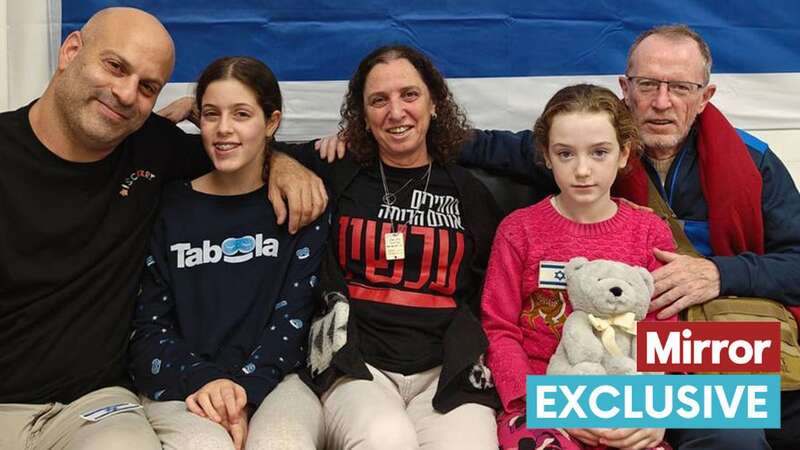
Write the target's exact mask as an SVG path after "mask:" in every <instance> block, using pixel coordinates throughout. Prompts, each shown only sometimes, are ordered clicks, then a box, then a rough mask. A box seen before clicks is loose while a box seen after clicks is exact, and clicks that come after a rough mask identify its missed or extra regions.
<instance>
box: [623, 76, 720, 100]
mask: <svg viewBox="0 0 800 450" xmlns="http://www.w3.org/2000/svg"><path fill="white" fill-rule="evenodd" d="M625 78H627V79H628V80H629V81H630V82H631V83H633V87H634V89H636V90H637V91H638V92H640V93H642V94H654V93H656V92H658V89H659V88H660V87H661V83H665V84H666V85H667V90H668V91H669V93H670V94H673V95H676V96H678V97H685V96H687V95H690V94H694V93H695V92H697V91H698V90H699V89H702V88H703V87H704V86H705V85H704V84H700V83H693V82H691V81H667V80H656V79H655V78H646V77H631V76H628V75H625Z"/></svg>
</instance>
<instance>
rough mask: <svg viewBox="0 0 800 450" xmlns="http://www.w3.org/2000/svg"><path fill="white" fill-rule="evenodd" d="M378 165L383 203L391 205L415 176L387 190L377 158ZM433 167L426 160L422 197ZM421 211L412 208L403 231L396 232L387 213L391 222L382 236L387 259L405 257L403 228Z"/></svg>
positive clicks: (431, 163) (384, 176) (383, 174)
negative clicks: (391, 189)
mask: <svg viewBox="0 0 800 450" xmlns="http://www.w3.org/2000/svg"><path fill="white" fill-rule="evenodd" d="M378 167H379V168H380V172H381V182H382V183H383V203H384V204H386V205H388V206H393V205H394V203H395V202H396V201H397V194H399V193H400V191H402V190H403V189H405V188H406V186H408V185H409V184H410V183H411V182H412V181H414V180H415V178H412V179H410V180H408V181H406V183H405V184H404V185H403V186H402V187H400V189H398V190H396V191H395V192H393V193H392V192H389V188H388V185H387V184H386V174H385V173H384V170H383V162H382V161H381V160H380V158H378ZM432 167H433V161H432V160H431V161H428V170H427V171H426V175H425V188H424V189H423V191H422V192H423V197H424V195H425V194H427V193H428V184H429V183H430V181H431V168H432ZM420 212H421V211H420V210H419V209H417V208H414V209H413V213H411V217H409V218H408V220H407V221H406V223H405V225H406V226H405V228H404V229H403V232H402V233H401V232H398V231H395V230H394V219H392V218H391V215H389V223H390V224H391V228H390V229H391V232H389V233H386V234H385V235H384V236H383V250H384V253H385V255H386V260H387V261H394V260H397V259H405V257H406V250H405V229H407V228H408V224H409V223H411V221H412V220H414V217H416V216H417V214H419V213H420Z"/></svg>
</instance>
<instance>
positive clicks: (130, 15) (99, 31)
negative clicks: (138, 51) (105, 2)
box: [81, 7, 175, 82]
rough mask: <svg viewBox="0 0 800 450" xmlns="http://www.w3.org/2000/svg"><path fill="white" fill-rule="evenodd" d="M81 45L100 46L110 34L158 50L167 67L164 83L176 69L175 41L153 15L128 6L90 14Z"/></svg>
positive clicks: (82, 30) (83, 28)
mask: <svg viewBox="0 0 800 450" xmlns="http://www.w3.org/2000/svg"><path fill="white" fill-rule="evenodd" d="M81 35H82V36H83V44H84V45H92V44H95V43H96V44H97V45H103V43H104V42H106V40H107V39H109V37H110V36H111V35H119V36H123V37H124V38H125V39H126V40H134V41H136V42H137V43H138V45H141V46H143V47H146V48H147V47H149V48H152V49H154V50H156V52H157V53H159V54H160V55H161V56H162V58H160V59H162V60H163V62H164V63H165V65H166V68H167V69H168V73H167V74H166V75H165V77H164V78H165V80H164V82H166V80H167V79H169V77H170V75H172V70H173V69H174V68H175V43H174V42H173V41H172V37H171V36H170V35H169V32H168V31H167V29H166V28H164V25H162V24H161V22H160V21H159V20H158V19H157V18H156V17H155V16H153V15H152V14H150V13H147V12H145V11H142V10H141V9H136V8H128V7H114V8H106V9H103V10H100V11H98V12H97V13H96V14H95V15H93V16H92V17H91V18H89V20H88V21H87V22H86V24H84V26H83V27H82V28H81Z"/></svg>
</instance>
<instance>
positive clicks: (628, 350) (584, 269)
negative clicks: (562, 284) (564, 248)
mask: <svg viewBox="0 0 800 450" xmlns="http://www.w3.org/2000/svg"><path fill="white" fill-rule="evenodd" d="M566 281H567V293H568V294H569V301H570V303H571V304H572V309H573V312H572V314H570V316H569V317H567V320H566V322H564V328H563V331H562V336H561V341H560V342H559V344H558V348H557V349H556V352H555V354H554V355H553V357H552V358H550V364H549V365H548V366H547V373H548V374H553V375H604V374H610V375H613V374H630V373H636V324H635V322H636V321H638V320H642V319H644V317H645V316H646V315H647V309H648V307H649V306H650V298H651V297H652V295H653V277H652V276H651V275H650V272H648V271H647V269H644V268H642V267H633V266H629V265H627V264H624V263H620V262H616V261H608V260H602V259H599V260H595V261H589V260H587V259H586V258H572V259H571V260H570V261H569V263H567V266H566Z"/></svg>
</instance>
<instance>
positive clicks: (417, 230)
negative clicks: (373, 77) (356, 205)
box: [338, 216, 464, 308]
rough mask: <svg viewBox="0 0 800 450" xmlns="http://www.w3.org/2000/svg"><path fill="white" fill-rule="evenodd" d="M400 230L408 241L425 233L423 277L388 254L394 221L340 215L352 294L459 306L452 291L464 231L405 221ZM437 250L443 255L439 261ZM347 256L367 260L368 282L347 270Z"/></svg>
mask: <svg viewBox="0 0 800 450" xmlns="http://www.w3.org/2000/svg"><path fill="white" fill-rule="evenodd" d="M396 231H397V232H399V233H403V234H404V235H405V236H406V242H407V243H408V242H409V240H410V239H412V238H416V240H419V239H420V238H421V241H422V252H421V256H420V261H419V267H420V270H419V276H418V277H415V275H414V274H409V273H408V271H407V270H406V269H405V265H406V261H405V260H402V259H400V260H395V261H387V260H386V254H385V250H384V236H386V234H388V233H391V232H392V226H391V224H389V223H385V222H378V221H374V220H367V219H362V218H354V217H348V216H341V217H340V218H339V249H338V250H339V264H340V265H341V267H342V268H343V269H344V270H345V278H346V279H347V280H348V288H349V293H350V297H351V298H354V299H358V300H366V301H372V302H378V303H388V304H393V305H402V306H412V307H417V308H455V306H456V303H455V300H454V299H453V293H455V290H456V286H457V285H458V270H459V268H460V267H461V262H462V260H463V259H464V234H463V233H461V232H458V231H453V230H448V229H444V228H432V227H423V226H409V227H407V226H406V225H397V226H396ZM362 242H363V245H362ZM451 246H453V247H454V250H453V251H451ZM348 252H349V253H350V254H349V255H348ZM451 253H452V255H451ZM434 255H438V257H437V258H436V260H435V261H434ZM407 256H408V255H407ZM348 260H349V261H350V262H352V261H359V262H362V263H363V264H364V266H363V269H364V272H363V278H364V281H366V283H359V282H357V281H355V280H354V278H356V277H354V274H352V273H350V272H348V271H347V264H348ZM410 277H415V279H411V278H410Z"/></svg>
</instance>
